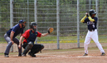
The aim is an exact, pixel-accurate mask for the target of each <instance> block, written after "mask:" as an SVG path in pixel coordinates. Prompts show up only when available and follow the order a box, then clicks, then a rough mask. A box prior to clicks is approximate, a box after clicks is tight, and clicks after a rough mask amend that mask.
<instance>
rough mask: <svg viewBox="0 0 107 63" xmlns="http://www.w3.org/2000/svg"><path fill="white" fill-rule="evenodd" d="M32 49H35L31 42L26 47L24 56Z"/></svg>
mask: <svg viewBox="0 0 107 63" xmlns="http://www.w3.org/2000/svg"><path fill="white" fill-rule="evenodd" d="M32 47H33V43H32V42H29V43H28V45H27V46H26V47H25V50H24V52H23V54H26V53H27V52H28V51H29V50H30V49H31V48H32Z"/></svg>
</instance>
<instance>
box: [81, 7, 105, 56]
mask: <svg viewBox="0 0 107 63" xmlns="http://www.w3.org/2000/svg"><path fill="white" fill-rule="evenodd" d="M89 15H90V16H89ZM89 15H88V13H86V15H85V16H84V17H83V18H82V19H81V22H82V23H87V27H88V33H87V35H86V37H85V42H84V50H85V54H84V55H83V56H87V55H88V44H89V43H90V41H91V39H93V41H94V42H95V44H96V45H97V47H98V48H99V50H100V52H101V53H102V54H101V56H104V55H105V51H104V50H103V48H102V45H101V44H100V43H99V41H98V33H97V21H98V18H97V17H95V15H96V12H95V10H93V9H91V10H90V11H89Z"/></svg>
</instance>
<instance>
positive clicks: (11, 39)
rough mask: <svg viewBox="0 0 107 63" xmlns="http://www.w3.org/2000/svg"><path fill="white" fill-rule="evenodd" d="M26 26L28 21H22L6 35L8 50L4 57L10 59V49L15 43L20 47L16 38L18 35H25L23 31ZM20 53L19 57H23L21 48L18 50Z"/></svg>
mask: <svg viewBox="0 0 107 63" xmlns="http://www.w3.org/2000/svg"><path fill="white" fill-rule="evenodd" d="M25 25H26V21H25V20H20V21H19V23H18V24H16V25H15V26H13V27H12V28H11V29H10V30H8V31H7V32H6V33H5V35H4V38H5V40H6V41H7V43H8V44H7V47H6V50H5V52H4V56H5V57H9V51H10V48H11V46H12V45H13V44H14V43H16V44H17V45H19V40H18V39H17V38H16V36H17V35H18V34H23V30H24V28H25ZM18 51H19V55H18V56H21V53H22V50H21V48H20V49H19V48H18Z"/></svg>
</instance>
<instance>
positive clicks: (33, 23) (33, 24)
mask: <svg viewBox="0 0 107 63" xmlns="http://www.w3.org/2000/svg"><path fill="white" fill-rule="evenodd" d="M36 25H37V24H36V22H31V24H30V28H32V29H33V30H34V31H36V29H34V27H33V26H36Z"/></svg>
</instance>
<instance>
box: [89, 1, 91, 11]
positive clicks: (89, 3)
mask: <svg viewBox="0 0 107 63" xmlns="http://www.w3.org/2000/svg"><path fill="white" fill-rule="evenodd" d="M90 9H91V0H89V10H90Z"/></svg>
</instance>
